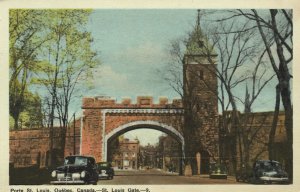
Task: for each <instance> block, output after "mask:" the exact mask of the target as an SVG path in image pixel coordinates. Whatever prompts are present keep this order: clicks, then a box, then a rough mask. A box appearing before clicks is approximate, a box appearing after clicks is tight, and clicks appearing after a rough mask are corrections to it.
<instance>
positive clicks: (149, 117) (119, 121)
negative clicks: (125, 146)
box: [81, 96, 183, 161]
mask: <svg viewBox="0 0 300 192" xmlns="http://www.w3.org/2000/svg"><path fill="white" fill-rule="evenodd" d="M82 109H83V110H84V112H83V115H84V116H83V125H82V130H81V135H82V142H81V154H84V155H93V156H94V157H95V158H96V160H97V161H104V160H107V159H106V158H107V142H108V139H110V137H111V138H115V137H117V136H119V135H121V134H123V133H125V132H127V131H129V130H133V129H137V128H152V129H157V130H161V131H163V132H167V133H171V134H174V135H176V134H178V135H182V126H183V116H182V113H183V108H182V103H181V101H180V100H174V101H173V102H172V103H168V100H167V98H160V99H159V103H158V104H155V103H153V98H152V97H149V96H140V97H137V102H136V103H131V100H130V99H128V98H126V99H123V101H122V102H121V103H117V102H116V100H114V99H111V98H97V97H96V98H83V106H82ZM164 126H166V127H168V126H169V127H170V128H169V129H168V128H165V127H164ZM117 129H118V130H117ZM173 129H174V130H173ZM116 130H117V131H116ZM172 130H173V131H174V133H172ZM114 132H115V133H114ZM108 136H109V137H108Z"/></svg>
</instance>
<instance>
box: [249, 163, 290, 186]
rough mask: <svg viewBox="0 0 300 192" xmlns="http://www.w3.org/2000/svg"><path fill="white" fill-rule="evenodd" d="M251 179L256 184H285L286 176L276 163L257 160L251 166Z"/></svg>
mask: <svg viewBox="0 0 300 192" xmlns="http://www.w3.org/2000/svg"><path fill="white" fill-rule="evenodd" d="M253 177H254V181H255V182H256V183H257V182H258V183H287V182H288V180H289V179H288V175H287V173H286V172H285V171H284V169H283V168H282V166H281V164H280V163H279V162H278V161H274V160H258V161H256V162H255V163H254V164H253Z"/></svg>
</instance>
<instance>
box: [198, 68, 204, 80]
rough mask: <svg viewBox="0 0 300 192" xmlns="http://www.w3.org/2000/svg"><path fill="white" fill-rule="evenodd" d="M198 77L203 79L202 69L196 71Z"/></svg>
mask: <svg viewBox="0 0 300 192" xmlns="http://www.w3.org/2000/svg"><path fill="white" fill-rule="evenodd" d="M198 77H199V79H201V80H203V77H204V75H203V70H200V71H198Z"/></svg>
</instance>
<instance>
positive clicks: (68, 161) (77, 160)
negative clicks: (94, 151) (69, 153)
mask: <svg viewBox="0 0 300 192" xmlns="http://www.w3.org/2000/svg"><path fill="white" fill-rule="evenodd" d="M64 164H65V165H87V158H86V157H66V158H65V163H64Z"/></svg>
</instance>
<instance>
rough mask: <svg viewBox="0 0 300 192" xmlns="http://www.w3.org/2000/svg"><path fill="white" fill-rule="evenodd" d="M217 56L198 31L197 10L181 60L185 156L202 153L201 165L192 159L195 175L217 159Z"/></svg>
mask: <svg viewBox="0 0 300 192" xmlns="http://www.w3.org/2000/svg"><path fill="white" fill-rule="evenodd" d="M216 58H217V54H216V53H215V52H214V50H213V47H212V46H211V44H210V43H209V40H208V38H207V36H205V35H204V34H203V32H202V31H201V28H200V11H198V18H197V23H196V26H195V28H194V30H193V32H192V33H191V34H190V36H189V39H188V41H187V44H186V52H185V55H184V60H183V83H184V99H183V103H184V109H185V135H186V136H187V137H188V138H185V139H186V141H189V142H188V143H187V149H186V151H187V156H190V157H195V155H196V154H197V153H198V155H199V153H200V156H201V160H200V165H199V163H198V166H195V165H194V166H193V162H191V164H192V169H193V173H194V174H195V173H197V172H198V173H199V172H200V173H207V172H208V166H209V163H210V162H212V161H216V160H217V159H218V144H219V142H218V138H219V137H218V135H219V133H218V128H217V125H218V124H217V120H218V97H217V94H218V83H217V76H216V67H217V66H216ZM192 159H193V158H192ZM195 163H196V162H194V164H195ZM195 167H197V170H195V169H196V168H195ZM199 167H200V170H199ZM196 171H197V172H196Z"/></svg>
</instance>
